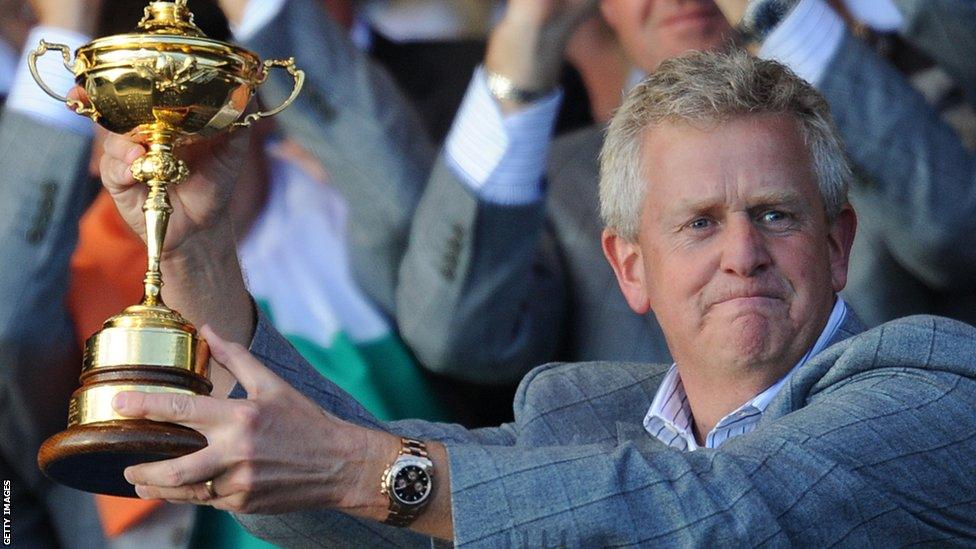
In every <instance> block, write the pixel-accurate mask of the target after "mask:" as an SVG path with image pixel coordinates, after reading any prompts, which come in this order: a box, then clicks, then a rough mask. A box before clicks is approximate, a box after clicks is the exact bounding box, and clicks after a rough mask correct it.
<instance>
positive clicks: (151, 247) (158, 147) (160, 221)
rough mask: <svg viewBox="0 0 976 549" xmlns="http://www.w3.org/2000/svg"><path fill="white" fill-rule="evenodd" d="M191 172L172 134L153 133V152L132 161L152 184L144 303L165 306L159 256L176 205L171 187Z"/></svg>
mask: <svg viewBox="0 0 976 549" xmlns="http://www.w3.org/2000/svg"><path fill="white" fill-rule="evenodd" d="M188 174H189V172H188V170H187V168H186V164H185V163H184V162H183V161H182V160H179V159H178V158H176V157H175V156H173V146H172V135H170V134H167V133H162V132H160V133H153V134H152V136H151V137H150V144H149V152H147V153H146V154H145V155H143V156H142V157H140V158H138V159H136V161H135V162H133V163H132V176H133V177H135V178H136V179H137V180H139V181H142V182H143V183H145V184H146V185H147V186H148V187H149V195H148V196H147V197H146V201H145V203H144V204H143V205H142V211H143V213H144V214H145V216H146V248H147V251H148V269H147V270H146V278H145V279H144V280H143V285H144V287H145V291H144V293H143V297H142V305H146V306H150V307H154V306H164V304H163V297H162V290H163V275H162V272H161V271H160V269H159V260H160V257H161V255H162V251H163V242H164V241H165V240H166V228H167V226H168V225H169V216H170V214H171V213H172V212H173V207H172V206H171V205H170V202H169V194H168V192H167V188H168V186H169V185H170V184H176V183H179V182H180V181H183V180H184V179H186V177H187V175H188Z"/></svg>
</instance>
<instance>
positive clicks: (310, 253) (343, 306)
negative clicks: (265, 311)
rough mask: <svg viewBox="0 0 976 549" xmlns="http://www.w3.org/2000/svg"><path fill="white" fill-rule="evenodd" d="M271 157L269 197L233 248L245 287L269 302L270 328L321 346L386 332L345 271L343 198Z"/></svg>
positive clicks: (292, 165) (293, 166)
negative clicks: (343, 337)
mask: <svg viewBox="0 0 976 549" xmlns="http://www.w3.org/2000/svg"><path fill="white" fill-rule="evenodd" d="M269 156H271V160H270V166H269V172H270V174H269V177H270V183H269V184H270V189H269V191H268V202H267V204H265V207H264V209H263V210H262V211H261V214H260V216H259V217H258V219H257V220H256V221H255V222H254V225H253V226H252V227H251V230H250V231H249V232H248V234H247V236H246V237H245V238H244V240H243V241H242V242H241V243H240V245H239V246H238V253H239V255H240V260H241V268H242V270H243V271H244V273H245V280H246V281H247V286H248V289H249V290H250V291H251V293H252V294H254V296H255V297H256V298H257V299H262V300H266V301H267V302H268V303H269V304H270V306H271V308H272V311H271V312H272V317H273V319H274V324H275V327H277V328H278V330H279V331H281V332H282V333H285V334H288V335H289V336H301V337H304V338H306V339H309V340H311V341H313V342H315V343H317V344H319V345H321V346H323V347H328V346H329V344H330V343H331V342H332V341H333V339H334V338H335V336H336V335H338V334H339V333H340V332H344V333H345V334H346V335H348V336H349V337H350V339H351V340H352V341H353V342H356V343H360V342H367V341H373V340H376V339H379V338H381V337H384V336H386V335H388V334H389V333H390V328H389V326H388V325H387V323H386V320H385V319H384V318H383V317H382V316H381V315H380V314H379V313H377V312H376V310H375V308H374V307H373V305H372V304H371V303H370V302H369V301H367V299H366V298H365V297H364V296H363V292H362V290H361V289H360V288H359V287H358V286H357V285H356V283H355V281H354V280H353V277H352V271H351V268H350V265H349V254H348V252H347V240H348V238H347V235H346V222H347V217H348V212H347V205H346V201H345V199H344V198H343V197H342V195H340V194H339V192H338V191H336V190H335V189H333V188H332V187H330V186H329V185H328V184H326V183H325V182H322V181H318V180H316V179H314V178H313V177H312V176H310V175H308V174H307V173H306V172H304V171H303V170H302V169H301V168H300V167H298V165H297V164H296V163H294V162H289V161H286V160H284V159H280V158H275V157H274V155H273V154H272V155H269Z"/></svg>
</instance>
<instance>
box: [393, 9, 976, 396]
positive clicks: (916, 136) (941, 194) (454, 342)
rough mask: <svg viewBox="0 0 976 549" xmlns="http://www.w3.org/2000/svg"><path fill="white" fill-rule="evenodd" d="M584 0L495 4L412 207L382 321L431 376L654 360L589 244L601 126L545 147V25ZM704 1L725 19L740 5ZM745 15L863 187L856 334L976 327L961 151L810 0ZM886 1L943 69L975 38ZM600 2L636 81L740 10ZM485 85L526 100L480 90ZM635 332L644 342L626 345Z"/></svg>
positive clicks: (974, 193)
mask: <svg viewBox="0 0 976 549" xmlns="http://www.w3.org/2000/svg"><path fill="white" fill-rule="evenodd" d="M880 3H881V2H872V4H874V5H877V4H880ZM586 4H587V2H583V1H577V2H561V3H560V2H532V3H531V5H529V6H525V5H521V3H520V2H516V1H512V2H510V5H509V13H508V14H506V17H505V18H504V19H503V20H502V22H501V23H500V24H499V25H498V27H497V28H496V30H495V33H494V34H493V36H492V39H491V43H490V47H489V51H488V56H487V57H486V60H485V70H484V71H483V72H482V73H479V74H476V75H475V78H474V80H473V83H472V86H471V89H470V91H469V94H468V99H467V100H466V101H465V104H464V108H462V111H461V113H460V114H459V117H458V119H457V121H456V125H455V128H454V130H453V131H452V134H451V135H450V136H449V138H448V142H447V145H446V147H445V154H444V155H443V156H442V158H441V160H440V161H439V162H438V164H437V165H435V168H434V171H433V176H432V178H431V181H430V183H429V184H428V187H427V189H426V191H425V194H424V196H423V198H422V199H421V201H420V204H419V206H418V207H417V215H416V217H415V219H414V224H413V231H412V234H411V238H410V244H409V246H408V248H407V252H406V254H405V256H404V259H403V266H402V269H401V271H400V284H399V291H398V309H397V310H398V312H399V315H398V318H399V322H400V328H401V333H402V334H403V335H404V337H405V339H406V340H407V341H408V342H409V343H410V345H411V347H412V348H413V349H414V350H415V351H416V352H417V354H418V356H419V357H420V358H421V360H422V362H423V363H424V364H425V365H426V366H427V367H428V368H431V369H432V370H434V371H437V372H441V373H445V374H448V375H452V376H456V377H461V378H466V379H482V380H495V381H496V382H504V381H507V380H513V379H515V380H517V379H520V378H521V376H522V375H523V374H524V373H525V372H526V371H527V370H528V369H529V368H531V367H533V366H535V365H537V364H539V363H542V362H546V361H550V360H606V359H613V360H636V361H647V360H649V361H664V360H667V359H668V349H667V347H666V345H665V344H664V338H663V336H662V335H661V333H660V331H659V329H658V327H657V326H656V324H655V321H654V318H653V317H651V316H650V315H635V314H634V313H633V312H632V311H631V310H630V309H629V308H628V307H627V304H626V303H625V301H624V299H623V298H622V296H621V295H620V293H619V291H618V290H617V287H616V284H615V282H614V277H613V273H612V271H611V270H610V269H609V268H608V266H607V265H606V264H605V263H604V262H603V260H602V257H601V253H600V250H599V247H598V246H597V242H598V235H599V233H600V230H601V225H600V223H599V219H598V212H597V207H596V204H597V200H596V181H597V177H598V175H597V160H596V156H597V152H598V151H599V149H600V146H601V143H602V141H603V132H602V128H600V127H593V128H589V129H587V130H584V131H581V132H578V133H576V134H572V135H569V136H566V137H562V138H559V139H556V140H555V141H553V142H552V149H551V151H548V150H547V147H548V139H549V133H547V128H549V127H550V125H551V122H549V121H550V120H551V118H552V114H551V113H552V112H554V110H555V105H558V93H557V92H555V91H550V90H552V88H553V86H554V82H555V80H554V78H553V75H554V74H555V71H554V66H555V64H554V63H552V61H551V60H552V59H553V58H558V54H556V53H554V52H553V51H552V50H557V51H560V50H559V48H561V42H560V40H559V39H558V37H559V36H560V31H562V30H564V29H565V28H566V26H567V24H566V21H567V20H572V19H573V18H572V15H573V13H574V12H575V11H578V10H579V11H582V10H585V9H587V7H588V6H587V5H586ZM718 4H720V5H722V6H723V8H725V9H727V10H728V9H729V8H730V7H735V5H739V6H742V5H745V4H746V2H745V0H722V1H720V2H718ZM750 4H751V5H753V6H754V7H757V6H766V7H767V8H770V7H776V8H778V9H776V10H772V13H773V15H775V17H767V18H766V19H764V21H763V23H764V26H763V27H762V28H761V29H760V28H758V27H757V28H755V30H754V31H753V32H752V34H751V36H752V37H753V39H754V40H757V41H758V43H759V45H761V47H759V55H760V56H763V57H767V58H774V59H779V60H781V61H782V62H784V63H785V64H787V65H788V66H790V67H791V68H792V69H793V70H794V71H795V72H797V73H798V74H799V75H800V76H801V77H803V78H805V79H806V80H808V81H809V82H811V83H813V84H814V85H815V86H817V88H818V89H820V90H821V91H822V92H823V93H824V95H825V97H826V98H827V101H828V103H829V104H830V105H831V107H832V109H833V110H834V113H835V116H836V118H837V122H838V127H839V129H840V133H841V136H842V137H843V139H844V143H845V146H846V148H847V150H848V153H849V154H850V155H851V157H852V159H853V161H854V163H855V164H856V165H857V167H858V168H859V170H858V175H859V177H860V178H861V179H863V182H862V183H861V184H858V185H856V186H855V187H854V189H853V199H854V200H855V204H856V205H858V208H859V211H860V212H861V213H862V216H861V217H862V220H863V221H864V222H863V224H862V226H863V229H864V230H862V231H860V233H859V238H858V243H857V249H858V251H859V252H860V256H859V257H858V256H856V258H855V262H854V264H853V265H852V273H851V277H852V280H851V286H850V290H849V291H850V299H851V302H852V303H854V304H856V305H857V306H858V307H859V310H860V308H863V312H862V314H864V315H865V316H866V317H867V318H866V320H867V321H868V323H869V325H875V324H878V323H880V322H883V321H886V320H890V319H893V318H897V317H900V316H905V315H907V314H916V313H920V312H929V313H937V314H945V315H946V316H951V317H953V318H959V319H962V320H966V321H970V322H972V321H976V317H974V316H973V311H976V301H974V300H976V294H974V293H973V291H972V285H971V284H969V283H968V282H967V281H969V280H971V279H972V278H973V273H974V272H976V247H974V246H973V245H972V243H971V239H970V238H969V236H968V235H970V234H972V232H973V231H974V230H976V226H974V220H976V215H973V212H974V211H976V186H974V185H973V181H976V158H974V156H973V154H972V152H971V151H968V150H967V149H966V148H965V147H964V146H963V143H962V141H961V140H960V138H959V137H958V136H957V135H956V134H955V133H953V131H952V129H951V128H950V127H949V126H948V125H947V124H946V123H945V122H943V121H942V120H940V118H939V116H938V113H936V112H935V111H934V110H933V108H931V107H930V106H929V105H927V104H926V102H925V100H924V99H923V98H922V97H921V96H920V95H919V94H918V93H917V92H916V91H914V90H913V89H912V87H911V86H910V85H909V84H908V82H907V81H906V80H905V79H904V78H903V77H902V76H901V75H899V74H898V73H897V72H896V71H894V70H892V68H891V67H890V66H889V65H888V64H886V63H885V62H884V61H883V60H881V59H880V58H879V57H878V56H877V55H875V53H874V52H873V51H871V50H870V49H869V48H868V47H867V46H866V45H865V44H863V43H861V41H860V40H858V39H856V38H855V37H853V36H852V35H851V33H850V32H848V30H847V28H846V25H845V23H844V21H843V20H842V19H841V17H840V16H839V15H838V14H837V13H836V12H835V11H834V10H833V9H831V7H830V6H829V5H828V3H827V2H826V1H825V0H802V1H792V0H785V1H784V0H754V1H752V2H751V3H750ZM895 4H896V5H897V6H898V7H899V8H900V10H901V13H903V14H904V17H905V19H904V22H903V26H902V31H903V33H904V34H905V35H906V37H907V38H908V39H909V40H910V41H911V42H913V43H917V44H919V45H920V46H921V47H923V48H925V49H926V51H929V52H931V53H934V54H938V53H942V55H941V56H940V57H938V59H940V60H941V59H945V60H946V65H947V66H949V67H958V66H960V63H959V59H958V58H959V57H960V55H959V53H958V51H956V50H958V49H966V50H967V51H971V50H972V47H973V46H972V45H973V44H976V36H974V31H973V29H976V3H973V2H972V1H970V0H962V1H950V2H935V3H930V2H920V1H912V0H899V1H897V2H895ZM950 4H952V5H950ZM543 6H545V7H547V8H544V7H543ZM560 7H561V8H560ZM600 7H601V8H602V11H603V14H604V16H605V17H606V19H607V21H608V23H609V24H610V25H611V26H612V27H613V28H614V30H615V31H616V33H617V36H618V38H619V39H620V41H621V43H622V45H623V46H624V48H625V49H626V51H627V53H628V56H629V57H630V60H631V62H632V63H633V64H634V65H635V66H636V67H638V68H639V69H640V70H642V71H643V72H645V73H650V72H653V71H654V70H655V69H656V67H657V66H658V64H659V63H661V61H663V60H664V59H666V58H668V57H671V56H674V55H677V54H680V53H682V52H685V51H688V50H691V49H713V48H717V47H720V46H721V45H723V44H730V43H731V42H732V40H733V39H735V38H736V35H737V33H736V32H734V31H733V25H734V24H736V23H738V22H739V21H740V19H741V10H740V11H739V12H737V13H738V14H739V15H733V13H732V11H729V16H728V17H725V16H723V12H721V11H719V9H718V7H716V3H713V2H712V0H654V1H651V0H603V1H602V2H600ZM767 11H770V10H767ZM936 14H942V16H937V15H936ZM950 14H951V15H950ZM958 21H966V22H967V23H966V25H963V24H961V23H957V22H958ZM967 25H968V26H967ZM753 27H756V25H753ZM964 29H966V30H964ZM536 37H539V38H536ZM971 55H972V53H970V57H971ZM487 74H494V75H496V76H494V77H493V80H494V81H495V82H498V81H499V77H503V78H504V80H507V81H508V83H509V86H510V87H511V86H514V87H515V88H517V89H520V90H522V92H531V93H521V94H513V93H510V92H507V91H506V88H505V87H504V86H501V87H499V86H494V87H491V86H489V82H488V80H487V78H486V75H487ZM954 75H955V76H957V77H962V78H964V77H965V76H966V73H965V72H964V71H954ZM968 75H969V76H970V77H971V76H972V72H971V71H970V72H969V73H968ZM546 91H550V93H548V94H547V93H545V92H546ZM547 153H548V167H547ZM894 212H897V214H894ZM892 220H894V222H893V221H892ZM648 330H651V332H652V334H653V335H652V336H651V337H643V335H644V334H646V333H647V332H648Z"/></svg>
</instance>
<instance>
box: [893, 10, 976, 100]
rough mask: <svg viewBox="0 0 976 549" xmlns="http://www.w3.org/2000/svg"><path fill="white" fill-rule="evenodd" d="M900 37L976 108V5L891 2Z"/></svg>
mask: <svg viewBox="0 0 976 549" xmlns="http://www.w3.org/2000/svg"><path fill="white" fill-rule="evenodd" d="M894 2H895V5H896V6H897V7H898V10H899V11H900V12H901V14H902V16H903V17H904V18H905V24H904V26H903V28H902V35H903V36H904V37H905V39H906V40H908V41H909V42H911V43H912V44H914V45H915V46H917V47H918V48H920V49H921V50H922V51H924V52H925V53H927V54H928V55H929V56H931V57H932V59H934V60H935V61H936V62H937V63H938V64H939V66H941V67H942V68H944V69H945V70H946V72H948V73H949V74H950V75H951V76H952V77H953V79H954V80H955V81H956V83H957V84H959V85H960V86H962V87H963V89H965V90H966V92H967V93H968V94H969V99H970V102H971V103H973V104H976V63H973V58H974V57H976V1H974V0H894Z"/></svg>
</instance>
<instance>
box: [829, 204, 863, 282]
mask: <svg viewBox="0 0 976 549" xmlns="http://www.w3.org/2000/svg"><path fill="white" fill-rule="evenodd" d="M856 232H857V214H855V213H854V208H852V207H851V205H850V204H844V206H843V207H842V208H841V210H840V213H839V214H837V219H835V220H834V224H833V225H831V226H830V229H829V233H828V234H827V245H828V246H829V247H830V249H829V253H830V281H831V283H832V284H833V287H834V292H839V291H841V290H843V289H844V286H847V268H848V264H849V262H850V259H851V246H853V245H854V234H855V233H856Z"/></svg>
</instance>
